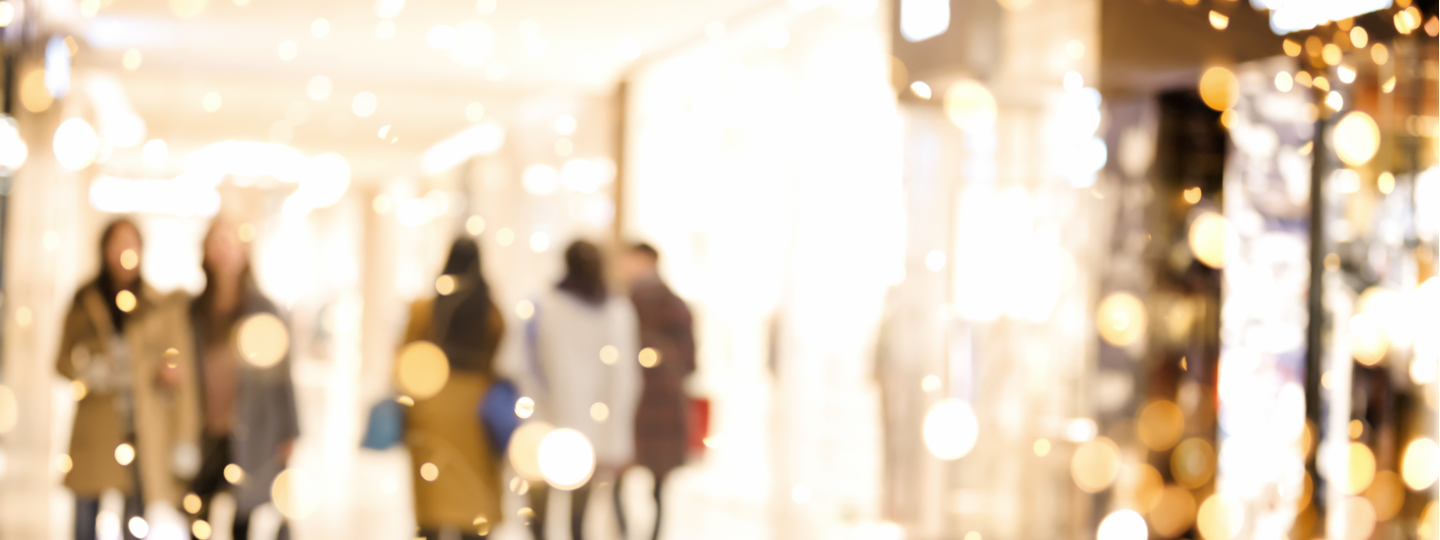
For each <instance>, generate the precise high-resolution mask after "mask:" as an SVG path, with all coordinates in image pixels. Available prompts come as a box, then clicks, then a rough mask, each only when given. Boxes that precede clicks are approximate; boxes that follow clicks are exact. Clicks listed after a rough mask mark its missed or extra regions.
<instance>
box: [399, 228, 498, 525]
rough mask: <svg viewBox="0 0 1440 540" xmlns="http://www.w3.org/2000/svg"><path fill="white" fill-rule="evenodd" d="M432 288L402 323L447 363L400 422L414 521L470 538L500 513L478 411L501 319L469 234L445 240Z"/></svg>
mask: <svg viewBox="0 0 1440 540" xmlns="http://www.w3.org/2000/svg"><path fill="white" fill-rule="evenodd" d="M435 289H436V293H437V296H436V297H434V298H430V299H425V300H420V301H418V302H415V303H414V304H413V305H412V306H411V308H410V324H409V326H408V328H407V329H406V331H405V343H407V344H409V343H413V342H416V341H422V340H423V341H429V342H431V343H434V344H435V345H437V346H439V347H440V350H441V351H443V352H444V353H445V358H446V360H447V361H448V362H449V365H450V376H449V378H448V379H447V380H446V382H445V386H444V387H443V388H442V389H441V390H440V392H439V393H438V394H436V395H434V396H431V397H429V398H425V399H416V400H415V405H414V406H413V407H411V408H410V412H409V417H408V420H407V422H406V425H405V444H406V445H407V446H408V447H409V449H410V459H411V462H412V465H413V466H412V467H411V469H410V470H411V473H412V474H413V475H414V486H415V487H414V489H415V521H416V523H417V524H418V525H419V527H420V535H421V536H422V537H423V538H426V539H427V540H435V539H438V538H461V539H467V540H468V539H476V538H481V537H484V536H486V535H487V534H488V532H489V530H490V529H491V527H493V526H495V525H496V524H498V523H499V522H500V521H501V519H502V518H503V517H504V516H503V515H502V512H501V508H500V501H501V489H502V485H503V481H502V479H501V474H500V452H499V451H498V450H497V449H496V448H494V447H493V446H492V444H491V442H490V441H488V440H487V439H486V433H485V431H484V426H483V423H482V421H481V419H480V417H479V416H478V415H477V414H476V411H477V409H478V408H479V406H480V402H481V400H482V399H483V398H484V397H485V393H486V392H487V391H488V390H489V389H490V388H491V386H492V385H493V384H495V383H496V381H497V379H498V376H497V375H496V369H495V351H496V350H497V349H498V348H499V346H500V338H501V337H502V336H503V335H504V334H505V319H504V317H502V316H501V315H500V310H499V309H498V308H496V307H495V304H494V302H492V301H491V299H490V287H489V285H488V284H487V283H486V282H485V276H484V274H483V273H482V272H481V269H480V248H479V246H477V245H476V244H475V242H474V241H473V240H470V239H468V238H461V239H457V240H455V242H454V243H453V244H451V246H450V255H449V258H447V259H446V261H445V268H444V270H443V271H442V273H441V275H440V277H439V278H437V279H436V282H435ZM427 463H430V464H436V465H438V467H440V469H439V472H438V474H436V475H434V476H431V477H428V478H426V477H424V475H423V472H422V471H421V469H422V467H423V466H424V465H425V464H427Z"/></svg>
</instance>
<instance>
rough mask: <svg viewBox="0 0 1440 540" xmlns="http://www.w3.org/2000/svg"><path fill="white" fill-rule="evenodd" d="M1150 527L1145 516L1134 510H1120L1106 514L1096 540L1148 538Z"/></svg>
mask: <svg viewBox="0 0 1440 540" xmlns="http://www.w3.org/2000/svg"><path fill="white" fill-rule="evenodd" d="M1148 538H1150V529H1149V527H1147V526H1146V525H1145V518H1143V517H1140V514H1139V513H1136V512H1135V511H1134V510H1119V511H1116V512H1114V513H1111V514H1110V515H1108V516H1105V519H1104V520H1102V521H1101V522H1100V528H1099V529H1097V530H1096V531H1095V540H1146V539H1148Z"/></svg>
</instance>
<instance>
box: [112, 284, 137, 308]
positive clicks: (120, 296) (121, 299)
mask: <svg viewBox="0 0 1440 540" xmlns="http://www.w3.org/2000/svg"><path fill="white" fill-rule="evenodd" d="M137 303H138V301H137V300H136V299H135V293H133V292H130V291H127V290H123V289H122V290H121V291H120V292H118V293H115V307H117V308H120V311H123V312H125V313H129V312H131V311H135V304H137Z"/></svg>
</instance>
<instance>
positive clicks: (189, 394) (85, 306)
mask: <svg viewBox="0 0 1440 540" xmlns="http://www.w3.org/2000/svg"><path fill="white" fill-rule="evenodd" d="M100 252H101V253H100V255H101V269H100V275H99V276H98V277H96V278H95V280H94V281H91V282H90V283H87V284H86V285H85V286H83V287H81V288H80V290H79V291H78V292H76V293H75V300H74V303H73V304H72V305H71V306H70V310H69V312H68V313H67V314H66V316H65V326H64V329H63V334H62V340H61V343H60V351H59V358H58V359H57V361H56V369H57V370H58V371H59V372H60V374H61V375H64V376H65V377H67V378H69V379H70V380H72V381H73V383H72V384H73V387H74V390H75V395H76V397H77V399H78V400H79V403H78V404H77V407H76V411H75V424H74V428H73V430H72V431H71V436H70V454H69V456H70V459H71V463H72V468H71V469H70V471H69V474H67V475H66V476H65V486H66V487H68V488H70V490H71V491H73V492H74V493H75V499H76V512H75V537H76V539H77V540H90V539H93V538H95V536H96V527H97V521H101V523H100V525H99V526H100V527H104V528H107V529H111V530H113V529H114V528H115V527H116V526H118V527H119V528H120V529H121V530H124V531H125V537H126V538H131V537H133V534H132V533H131V531H132V530H143V529H144V527H143V526H138V527H137V526H131V522H132V521H134V520H136V519H137V518H140V517H141V516H142V515H143V514H145V513H146V510H147V509H149V508H153V507H157V506H158V507H159V508H163V509H166V510H173V509H174V508H176V507H177V506H178V504H179V503H180V498H181V496H182V495H183V494H184V485H185V484H184V481H185V479H186V478H187V477H188V476H189V475H193V474H194V472H195V468H196V467H197V466H198V465H199V459H198V458H199V454H198V450H197V446H196V441H197V440H198V435H199V431H200V430H199V428H200V422H199V415H198V414H197V411H198V410H199V407H198V402H197V401H196V392H195V384H194V377H193V373H194V372H193V365H192V347H191V343H190V342H191V336H190V330H189V328H190V325H189V322H188V320H187V317H186V310H185V305H186V302H185V301H184V297H183V296H180V295H175V296H167V295H161V294H160V293H158V292H156V291H155V290H154V289H151V288H150V287H149V286H148V285H146V284H145V283H144V282H143V281H142V280H141V279H140V271H139V268H140V230H139V229H138V228H137V227H136V226H135V224H134V223H132V222H130V221H128V220H124V219H122V220H118V221H116V222H114V223H112V224H110V226H109V227H107V228H106V229H105V232H104V234H102V236H101V239H100ZM106 492H115V493H118V494H120V495H122V496H123V497H124V499H125V504H124V512H123V514H124V515H123V516H108V515H106V516H102V515H101V512H100V499H101V496H102V495H103V494H105V493H106ZM116 518H119V519H116ZM107 520H108V521H107Z"/></svg>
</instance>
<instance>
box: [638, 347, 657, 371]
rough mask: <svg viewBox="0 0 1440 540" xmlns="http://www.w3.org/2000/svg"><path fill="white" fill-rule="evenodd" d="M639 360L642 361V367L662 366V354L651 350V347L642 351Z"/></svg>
mask: <svg viewBox="0 0 1440 540" xmlns="http://www.w3.org/2000/svg"><path fill="white" fill-rule="evenodd" d="M638 358H639V360H640V366H641V367H647V368H653V367H655V366H658V365H660V353H659V352H656V351H655V349H651V348H650V347H646V348H644V349H640V354H639V355H638Z"/></svg>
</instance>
